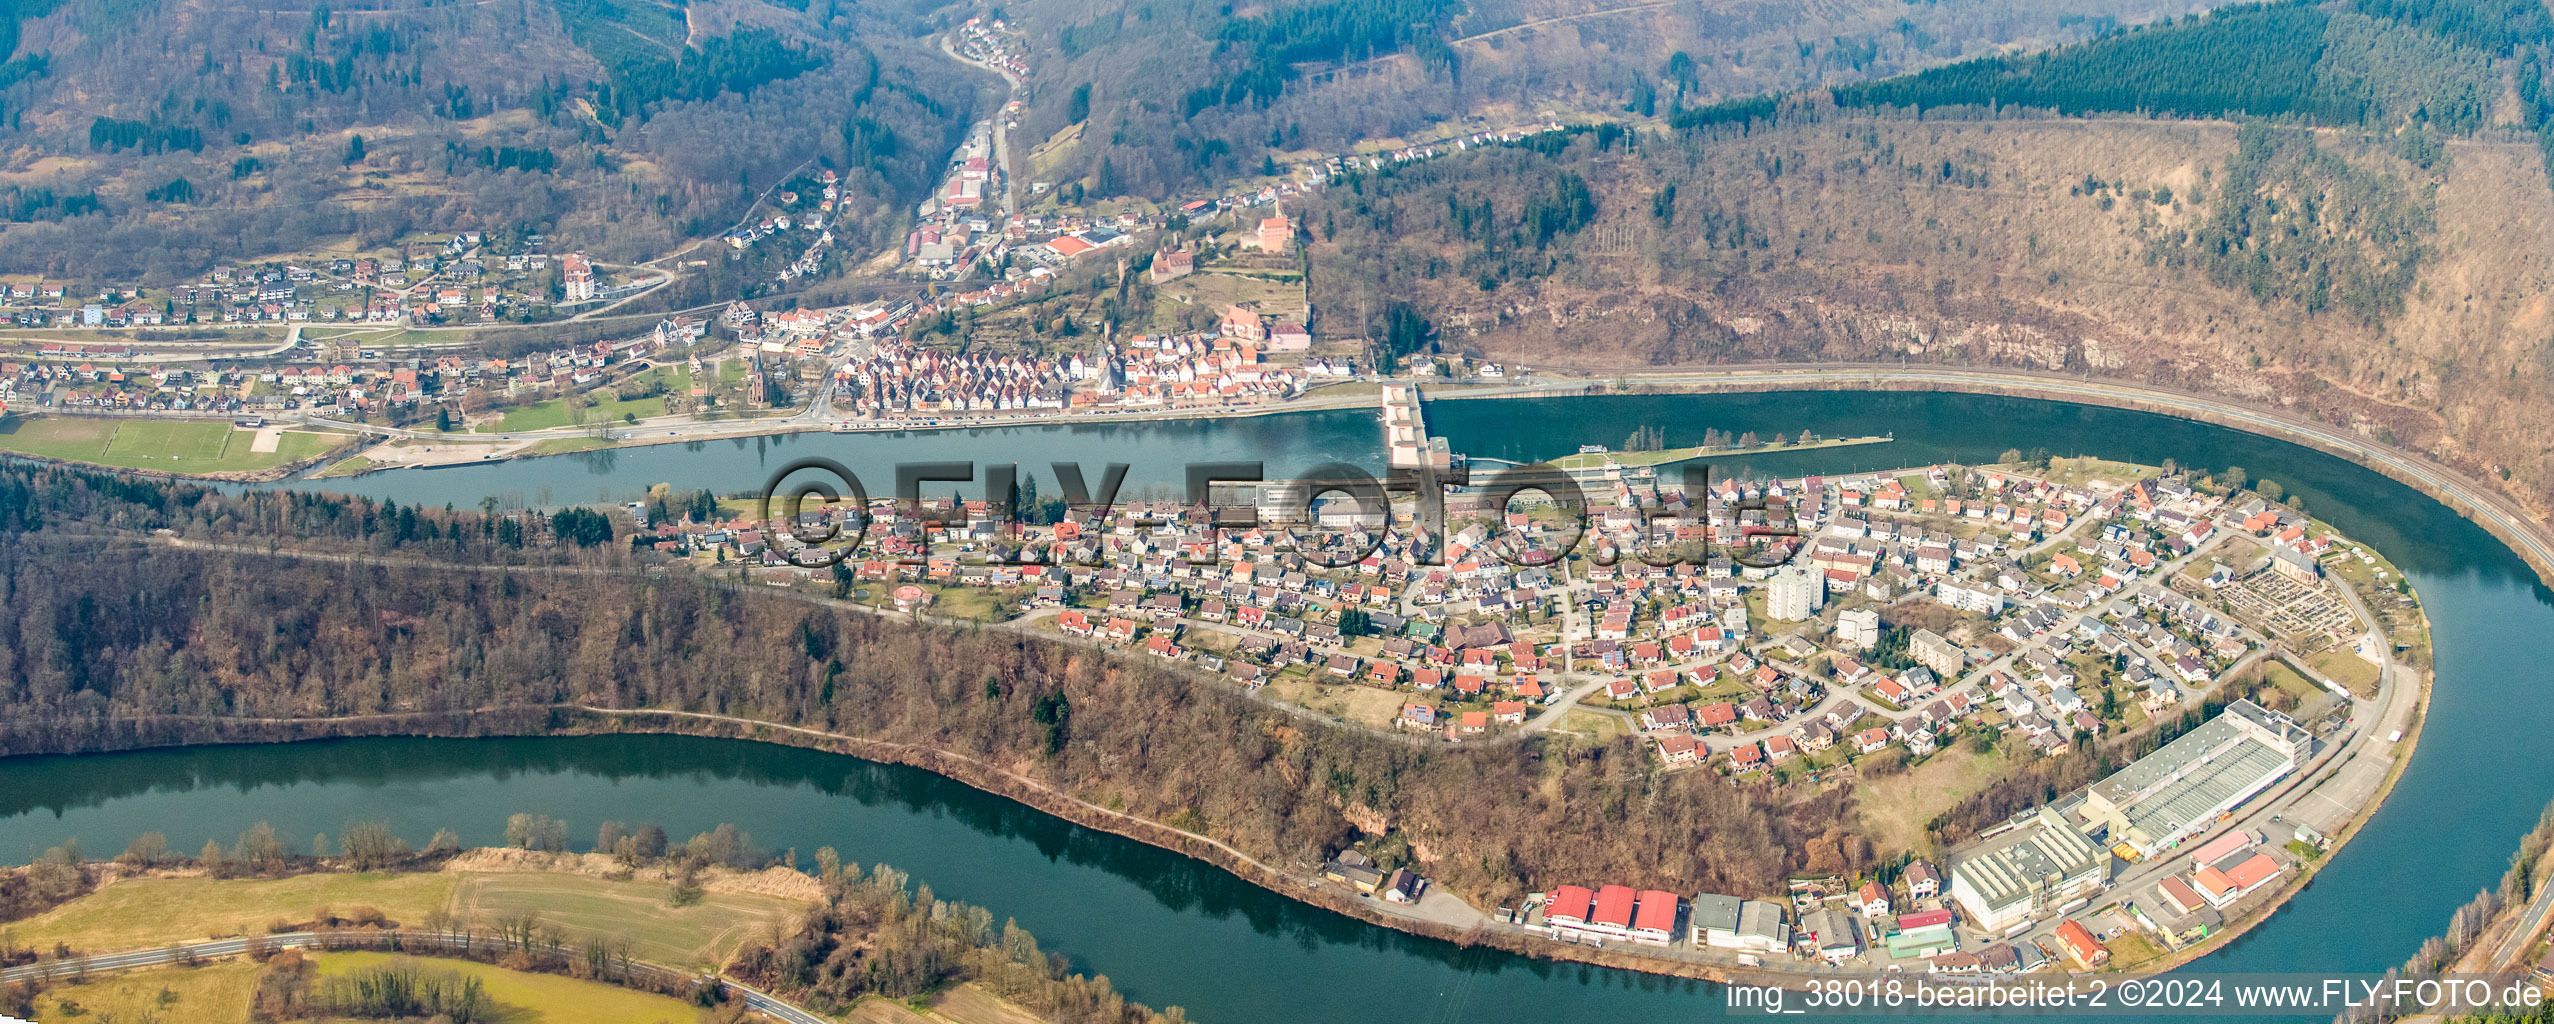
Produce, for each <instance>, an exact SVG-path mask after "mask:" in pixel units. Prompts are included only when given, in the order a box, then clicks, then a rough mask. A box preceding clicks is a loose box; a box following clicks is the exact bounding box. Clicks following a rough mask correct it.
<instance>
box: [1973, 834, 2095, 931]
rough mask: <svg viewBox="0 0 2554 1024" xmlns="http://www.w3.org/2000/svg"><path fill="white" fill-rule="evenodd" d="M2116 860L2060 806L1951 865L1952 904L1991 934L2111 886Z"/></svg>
mask: <svg viewBox="0 0 2554 1024" xmlns="http://www.w3.org/2000/svg"><path fill="white" fill-rule="evenodd" d="M2110 867H2111V855H2110V852H2109V851H2107V850H2104V849H2102V848H2101V847H2100V846H2098V845H2095V844H2094V842H2093V841H2092V840H2091V839H2089V838H2086V837H2085V835H2084V833H2083V831H2081V830H2080V829H2078V828H2077V827H2076V826H2074V825H2072V824H2069V823H2068V822H2067V820H2066V816H2065V814H2064V813H2063V812H2061V811H2059V810H2058V809H2057V808H2056V807H2055V806H2048V807H2042V808H2040V810H2039V812H2038V813H2037V814H2035V815H2034V816H2033V817H2032V819H2031V820H2030V821H2029V822H2028V823H2025V824H2023V825H2022V826H2020V827H2018V828H2015V829H2012V830H2011V831H2008V832H2006V833H2005V834H2004V835H2002V836H1998V837H1997V841H1996V842H1995V843H1994V844H1993V845H1991V846H1988V847H1986V848H1984V849H1982V850H1980V851H1978V852H1975V853H1971V854H1967V855H1964V856H1962V857H1960V858H1958V859H1956V860H1954V861H1952V862H1951V899H1952V900H1953V901H1955V902H1957V903H1958V904H1959V905H1960V908H1961V909H1962V910H1964V911H1966V912H1967V914H1968V917H1969V920H1971V921H1973V922H1976V924H1977V925H1978V927H1980V928H1983V929H1985V930H1987V931H1990V932H2001V931H2003V930H2005V929H2006V928H2010V927H2012V926H2013V925H2016V924H2019V923H2021V922H2023V921H2026V920H2029V919H2030V917H2031V915H2032V914H2033V913H2035V912H2037V911H2039V910H2042V909H2045V908H2048V907H2053V906H2058V905H2061V904H2064V903H2065V902H2066V901H2068V900H2071V899H2074V898H2075V897H2076V896H2079V895H2081V894H2083V893H2086V892H2090V891H2092V890H2094V889H2096V888H2099V887H2100V886H2101V885H2102V883H2104V882H2106V881H2108V880H2109V877H2110Z"/></svg>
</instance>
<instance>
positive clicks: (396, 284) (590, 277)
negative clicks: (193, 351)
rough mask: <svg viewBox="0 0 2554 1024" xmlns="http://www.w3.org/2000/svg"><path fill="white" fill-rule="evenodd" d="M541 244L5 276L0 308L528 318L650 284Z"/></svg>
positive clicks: (257, 317)
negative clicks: (100, 275)
mask: <svg viewBox="0 0 2554 1024" xmlns="http://www.w3.org/2000/svg"><path fill="white" fill-rule="evenodd" d="M542 244H543V239H542V238H541V237H540V236H539V235H529V236H522V237H517V238H508V239H492V238H489V237H486V236H483V235H482V234H481V233H480V232H476V231H469V232H459V233H453V234H446V235H435V234H428V235H420V236H417V237H416V238H415V239H413V240H411V241H408V242H405V243H402V244H399V245H396V246H392V247H390V248H389V250H387V251H384V252H380V253H377V254H372V255H355V256H342V257H328V258H311V259H291V260H275V261H272V262H264V263H252V264H245V265H237V266H222V267H216V268H214V269H213V270H212V271H211V272H210V273H208V274H206V275H204V277H203V278H202V279H200V280H196V281H190V282H185V283H180V284H175V285H170V286H166V287H160V288H156V289H144V288H141V287H138V286H132V285H121V286H112V287H107V288H103V289H97V290H92V291H74V290H73V289H72V287H71V286H70V285H68V284H64V283H60V282H50V281H35V280H28V281H12V282H7V283H5V284H0V289H5V294H0V302H4V303H5V304H0V317H6V318H7V319H8V320H9V321H11V322H13V323H14V324H16V325H17V326H19V327H22V328H64V329H76V328H128V327H131V328H158V327H182V326H190V325H254V324H314V325H317V324H331V323H350V324H397V325H401V326H418V327H424V326H445V325H452V326H459V325H468V324H491V323H523V322H533V321H538V320H544V319H548V318H550V317H552V316H555V315H563V314H565V313H569V312H574V311H576V310H578V309H580V308H591V307H592V306H594V305H598V304H601V303H605V302H609V301H611V300H616V299H620V298H625V297H627V296H630V295H633V294H636V293H638V292H640V291H643V290H645V289H646V288H647V287H649V286H652V285H653V284H654V283H655V281H656V277H655V275H652V274H639V275H630V274H628V273H626V272H624V271H619V270H613V269H607V268H605V267H603V266H601V265H599V264H598V263H596V262H595V261H593V260H589V259H587V258H586V257H585V256H584V255H583V254H581V253H573V252H570V253H550V252H542V251H539V247H540V246H541V245H542ZM138 345H139V343H138V342H136V343H124V344H118V343H99V344H94V345H92V346H89V347H87V348H85V349H84V350H82V351H80V352H77V353H75V354H79V355H85V356H93V357H97V358H110V359H111V358H118V357H119V356H120V355H122V354H124V353H126V352H129V351H130V350H133V349H134V348H136V347H138Z"/></svg>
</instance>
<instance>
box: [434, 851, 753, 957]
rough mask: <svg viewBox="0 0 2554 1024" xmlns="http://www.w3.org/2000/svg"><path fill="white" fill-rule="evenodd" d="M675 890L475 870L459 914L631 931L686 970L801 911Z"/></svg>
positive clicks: (570, 928) (592, 930) (642, 949)
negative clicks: (684, 902) (524, 916)
mask: <svg viewBox="0 0 2554 1024" xmlns="http://www.w3.org/2000/svg"><path fill="white" fill-rule="evenodd" d="M667 892H668V888H667V886H666V884H665V883H663V882H640V881H629V882H615V881H611V880H609V879H604V878H595V877H590V876H585V875H565V874H549V873H525V874H502V873H479V872H472V873H469V874H465V875H462V876H461V883H460V885H459V886H458V887H456V889H455V891H454V893H453V916H454V917H455V919H457V920H461V921H466V922H473V923H486V922H493V921H496V920H498V919H500V918H503V917H505V916H506V915H508V914H514V913H520V912H522V911H525V910H532V911H538V912H539V913H540V915H541V919H542V920H543V921H547V922H550V923H553V924H556V925H558V926H560V927H561V928H564V929H566V931H567V933H568V934H569V935H570V936H582V935H623V936H628V937H630V938H631V939H632V940H633V942H634V943H635V945H634V947H633V948H632V950H631V952H632V953H633V954H634V955H636V956H637V957H638V958H639V959H641V960H648V961H652V962H655V963H661V964H665V965H668V966H677V967H683V966H714V965H717V964H721V963H725V962H726V960H727V958H728V957H729V956H730V955H732V954H733V953H734V952H735V951H736V948H737V947H738V946H740V945H742V944H743V943H744V942H745V940H746V939H748V938H751V937H752V936H754V935H756V934H759V933H762V932H765V931H768V930H770V929H771V928H772V926H774V925H786V924H789V923H790V922H792V921H794V920H796V918H797V917H798V913H799V909H800V907H799V905H798V904H796V903H793V902H790V901H788V900H784V899H779V898H777V897H771V896H756V895H749V894H744V893H730V892H711V893H706V894H704V895H703V896H702V897H701V900H700V902H698V903H695V904H692V905H691V906H688V907H676V906H672V905H670V904H668V903H667V901H666V894H667ZM570 941H572V942H573V941H575V940H574V939H573V938H572V939H570Z"/></svg>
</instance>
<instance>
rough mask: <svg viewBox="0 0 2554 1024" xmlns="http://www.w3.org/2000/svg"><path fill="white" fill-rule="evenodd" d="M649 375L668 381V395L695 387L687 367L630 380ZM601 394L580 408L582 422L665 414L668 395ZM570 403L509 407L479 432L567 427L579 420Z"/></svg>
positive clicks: (662, 369) (561, 400)
mask: <svg viewBox="0 0 2554 1024" xmlns="http://www.w3.org/2000/svg"><path fill="white" fill-rule="evenodd" d="M648 376H654V377H656V378H657V379H659V380H662V381H664V382H665V395H683V394H689V393H690V392H691V390H692V371H691V370H689V369H687V368H684V367H680V366H660V367H657V368H655V369H653V370H649V371H647V372H646V373H643V374H639V375H638V377H633V378H631V379H633V380H636V379H639V378H643V377H648ZM600 394H601V395H602V396H603V400H602V401H601V402H599V403H597V404H595V405H593V406H591V407H587V408H583V409H581V410H578V411H580V412H582V413H583V415H584V418H583V420H582V421H581V422H585V423H619V422H621V417H622V416H624V415H636V416H637V417H638V418H640V419H648V418H650V417H654V416H663V415H665V395H658V396H656V397H654V398H641V399H637V400H635V401H627V402H624V401H622V400H620V399H618V398H614V397H612V396H611V394H610V393H609V392H608V391H607V392H601V393H600ZM577 400H578V401H582V400H583V397H582V396H579V397H578V398H577ZM568 402H569V399H564V398H553V399H549V400H547V401H541V402H534V403H532V404H530V405H526V406H520V407H518V408H513V409H508V410H506V412H505V415H504V416H501V417H499V418H498V419H497V421H496V422H495V423H493V424H488V425H483V426H481V427H480V428H479V431H480V432H481V433H498V434H503V433H513V432H515V431H520V430H541V429H545V428H549V427H564V426H567V425H569V424H570V423H573V422H580V421H579V420H577V419H576V418H575V417H573V416H572V415H571V414H570V410H569V408H568Z"/></svg>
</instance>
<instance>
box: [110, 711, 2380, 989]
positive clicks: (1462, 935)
mask: <svg viewBox="0 0 2554 1024" xmlns="http://www.w3.org/2000/svg"><path fill="white" fill-rule="evenodd" d="M2426 692H2427V691H2426V688H2425V689H2424V691H2423V693H2424V698H2425V700H2426ZM123 724H125V725H127V726H129V728H127V729H125V730H123V731H122V735H123V736H124V737H125V738H126V739H127V740H128V743H126V744H124V745H119V746H116V747H111V748H108V747H101V748H99V749H100V750H101V751H103V750H106V749H127V750H129V749H140V748H143V747H152V746H167V745H191V744H201V743H231V742H238V743H275V742H285V741H298V740H316V739H334V738H354V737H382V736H426V737H459V736H468V737H492V736H597V735H613V734H637V735H673V736H691V737H702V738H713V739H730V740H744V741H750V742H759V743H771V744H776V745H783V746H791V747H798V748H802V749H810V750H816V751H820V752H824V753H831V754H839V755H844V756H849V757H855V758H860V759H862V760H866V761H872V762H877V763H883V764H894V765H902V766H905V767H910V768H916V769H920V770H922V771H926V772H930V773H932V774H935V775H939V776H942V777H944V778H948V779H952V780H954V781H957V782H959V783H961V784H964V785H966V786H968V787H970V788H973V789H975V790H978V791H981V792H985V793H989V794H993V795H996V796H999V797H1002V798H1004V799H1008V800H1011V801H1014V802H1016V803H1019V804H1021V805H1024V806H1027V807H1030V808H1032V809H1035V810H1037V811H1039V812H1042V813H1044V814H1047V815H1051V816H1053V817H1055V818H1058V819H1061V820H1064V821H1069V822H1072V823H1073V824H1076V825H1079V826H1082V827H1084V828H1088V829H1092V830H1094V831H1099V832H1106V833H1109V834H1112V835H1116V836H1120V837H1123V838H1126V839H1130V840H1134V841H1136V842H1139V843H1143V844H1145V845H1148V846H1152V847H1155V848H1159V849H1163V850H1167V851H1170V852H1172V853H1175V854H1179V855H1182V856H1185V857H1189V858H1193V859H1195V860H1198V861H1201V862H1203V863H1206V864H1211V865H1213V866H1214V867H1216V868H1218V869H1220V870H1222V871H1224V872H1226V873H1228V874H1230V875H1232V876H1233V877H1235V878H1237V879H1239V880H1241V881H1243V882H1246V883H1248V884H1250V885H1253V886H1256V887H1258V888H1260V889H1264V890H1266V891H1268V892H1271V893H1274V894H1276V895H1279V896H1281V897H1284V898H1287V899H1290V900H1293V901H1296V902H1299V903H1302V904H1305V905H1308V906H1312V907H1317V908H1320V909H1323V910H1328V911H1331V912H1333V913H1336V914H1340V915H1342V916H1344V917H1347V918H1350V919H1354V920H1357V921H1360V922H1362V923H1365V924H1369V925H1374V926H1377V927H1382V928H1388V929H1392V930H1394V931H1398V932H1402V933H1405V934H1409V935H1414V936H1419V937H1422V938H1427V939H1434V940H1438V941H1443V942H1447V943H1451V944H1454V945H1457V946H1462V947H1473V948H1485V949H1495V950H1500V951H1503V952H1507V953H1513V954H1518V955H1521V956H1527V957H1532V958H1537V959H1541V960H1548V961H1559V962H1572V963H1582V964H1588V965H1593V966H1601V967H1607V968H1612V969H1618V970H1625V971H1632V972H1637V973H1642V974H1650V975H1659V976H1666V977H1676V978H1686V979H1693V980H1699V981H1710V982H1715V983H1722V984H1731V983H1738V984H1748V985H1757V986H1776V987H1784V988H1794V989H1797V988H1801V987H1805V986H1808V985H1811V984H1814V983H1816V982H1817V981H1819V980H1821V979H1826V978H1834V977H1838V976H1840V975H1838V974H1837V973H1835V972H1833V971H1823V970H1819V969H1817V968H1815V967H1814V966H1811V965H1801V968H1802V969H1798V970H1787V969H1780V968H1748V967H1745V966H1742V965H1739V964H1735V963H1716V962H1711V961H1706V960H1703V959H1699V958H1696V957H1695V956H1693V955H1691V954H1684V953H1682V952H1681V951H1678V952H1671V951H1669V950H1665V949H1651V948H1649V947H1639V946H1616V947H1611V948H1607V947H1599V946H1591V945H1583V944H1579V943H1573V942H1564V941H1560V940H1556V939H1550V938H1546V937H1542V936H1539V935H1535V934H1530V933H1527V932H1525V931H1524V930H1523V929H1521V928H1518V927H1516V926H1507V925H1487V924H1485V925H1481V926H1475V927H1469V928H1462V927H1451V926H1448V925H1445V924H1443V923H1439V922H1437V921H1431V920H1426V919H1422V918H1419V917H1416V916H1412V915H1411V914H1409V913H1408V912H1403V911H1399V910H1398V908H1397V907H1395V906H1393V905H1389V904H1385V903H1382V902H1380V901H1377V900H1374V899H1371V898H1366V897H1361V896H1359V895H1357V894H1355V893H1353V892H1350V891H1348V890H1346V889H1344V888H1342V887H1338V886H1335V885H1331V884H1329V883H1325V882H1322V881H1320V880H1318V879H1315V878H1313V877H1311V876H1309V875H1308V874H1299V873H1295V872H1290V871H1287V870H1285V869H1283V868H1280V867H1278V866H1275V865H1272V864H1269V863H1266V862H1264V861H1261V860H1259V859H1257V858H1254V857H1252V856H1250V855H1249V854H1246V853H1243V852H1242V851H1240V850H1238V849H1236V848H1234V847H1232V846H1230V845H1228V844H1226V843H1223V842H1221V841H1219V840H1216V839H1213V838H1211V837H1207V836H1203V835H1198V834H1196V833H1192V832H1187V831H1184V830H1181V829H1179V828H1176V827H1173V826H1170V825H1167V824H1164V823H1161V822H1156V821H1152V820H1149V819H1145V818H1139V817H1136V816H1133V815H1129V814H1126V813H1123V812H1120V811H1117V810H1113V809H1111V808H1107V807H1103V806H1100V805H1098V804H1095V803H1092V802H1090V801H1088V800H1084V799H1082V798H1080V797H1078V796H1075V795H1073V794H1070V793H1066V792H1063V791H1060V790H1058V789H1056V788H1054V787H1052V786H1050V785H1048V784H1047V783H1045V782H1042V781H1040V780H1037V779H1034V778H1030V777H1028V776H1025V775H1022V774H1019V773H1017V772H1014V771H1011V770H1009V769H1007V768H1004V767H1002V766H999V765H996V764H992V763H989V762H986V761H984V760H981V759H979V758H975V757H971V756H968V755H965V754H961V753H957V752H954V751H949V750H944V749H941V748H938V747H931V746H924V745H918V744H909V743H899V742H892V741H882V740H875V739H869V738H865V737H858V736H851V735H847V734H842V733H834V732H829V731H825V730H820V729H813V728H807V727H803V726H793V725H787V724H783V723H776V722H767V721H762V720H758V719H749V718H742V717H736V716H727V715H716V714H709V713H704V712H689V711H680V710H670V709H654V708H607V707H597V706H590V705H574V704H559V705H524V706H515V707H510V708H496V709H485V710H483V711H475V712H458V713H451V714H442V715H427V714H417V715H364V716H348V717H344V718H334V719H251V720H224V719H204V718H190V717H186V716H154V717H153V718H152V719H148V720H143V719H134V720H126V721H125V722H124V723H123ZM181 727H191V729H189V730H188V731H193V732H194V733H195V736H196V738H193V739H187V740H178V741H176V742H175V743H160V742H154V737H153V733H154V732H155V731H156V732H158V733H161V734H163V735H165V734H167V733H170V732H172V731H176V730H177V729H179V728H181ZM207 729H209V730H210V732H209V734H208V733H207V732H206V731H204V730H207ZM2412 737H2413V733H2411V732H2407V737H2406V738H2407V740H2410V739H2412ZM2405 763H2408V757H2405V758H2401V759H2398V765H2401V764H2405ZM2391 785H2392V779H2391V778H2389V780H2388V785H2387V788H2388V790H2390V789H2391ZM2381 796H2382V794H2380V797H2381ZM2380 805H2381V803H2380V802H2371V803H2370V804H2368V805H2367V806H2366V807H2364V808H2363V809H2362V810H2361V812H2360V814H2359V815H2358V816H2357V817H2356V818H2355V819H2354V822H2353V825H2352V827H2351V828H2350V829H2349V830H2348V831H2347V832H2345V833H2344V834H2343V835H2342V836H2340V837H2337V839H2336V841H2335V844H2334V846H2333V850H2334V851H2335V852H2337V851H2338V850H2339V849H2340V848H2341V846H2342V845H2344V844H2346V843H2347V842H2348V841H2349V839H2351V838H2354V837H2355V836H2356V835H2357V833H2358V831H2359V826H2360V825H2362V824H2364V823H2365V822H2366V820H2367V819H2368V817H2369V816H2370V815H2371V814H2373V813H2374V811H2375V810H2376V808H2377V807H2378V806H2380ZM2308 877H2310V875H2301V877H2300V878H2299V879H2298V880H2297V881H2296V883H2294V884H2293V885H2291V886H2289V887H2288V888H2287V889H2285V890H2284V891H2282V892H2281V893H2280V894H2279V896H2278V898H2277V899H2276V900H2274V901H2273V902H2271V903H2270V904H2268V905H2266V906H2265V907H2264V908H2263V909H2262V910H2261V912H2259V913H2257V914H2255V915H2252V916H2251V917H2250V918H2248V919H2247V920H2246V921H2245V922H2243V923H2242V924H2241V925H2240V926H2239V927H2237V928H2235V929H2230V930H2229V931H2228V932H2226V933H2224V934H2223V935H2222V937H2221V938H2219V939H2217V940H2212V941H2211V942H2209V943H2207V944H2206V945H2203V946H2200V947H2194V948H2192V949H2189V950H2185V951H2182V952H2181V953H2178V954H2175V955H2174V956H2173V957H2171V958H2170V959H2169V960H2167V961H2164V962H2157V963H2150V964H2141V965H2139V968H2140V970H2141V971H2147V970H2152V971H2162V970H2167V969H2170V968H2172V967H2177V966H2180V965H2182V964H2185V963H2188V962H2190V961H2192V960H2195V959H2198V958H2200V957H2202V956H2205V955H2207V954H2209V953H2213V952H2215V951H2217V950H2218V949H2221V948H2223V946H2224V945H2225V943H2227V942H2231V941H2232V940H2233V939H2234V938H2236V937H2238V936H2240V935H2241V934H2243V933H2245V932H2248V931H2250V930H2251V929H2252V928H2254V927H2256V926H2258V925H2259V924H2261V923H2263V922H2265V921H2267V920H2268V919H2269V918H2270V917H2272V916H2273V915H2274V914H2276V913H2277V912H2278V910H2279V909H2280V908H2281V907H2283V906H2284V905H2285V903H2286V902H2287V901H2288V900H2289V899H2290V898H2291V897H2293V896H2294V895H2295V894H2296V893H2297V892H2300V891H2302V890H2303V889H2304V887H2305V882H2306V880H2307V878H2308Z"/></svg>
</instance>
